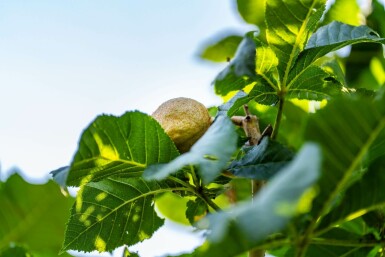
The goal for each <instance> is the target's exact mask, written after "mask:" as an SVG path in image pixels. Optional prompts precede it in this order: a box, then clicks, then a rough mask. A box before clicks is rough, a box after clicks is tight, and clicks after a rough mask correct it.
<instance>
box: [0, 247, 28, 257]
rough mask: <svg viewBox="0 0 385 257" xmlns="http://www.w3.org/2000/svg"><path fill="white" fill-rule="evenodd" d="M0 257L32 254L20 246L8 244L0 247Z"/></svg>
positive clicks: (24, 256)
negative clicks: (2, 247)
mask: <svg viewBox="0 0 385 257" xmlns="http://www.w3.org/2000/svg"><path fill="white" fill-rule="evenodd" d="M0 257H33V255H32V254H31V253H29V252H28V251H27V249H25V248H24V247H22V246H18V245H10V246H8V247H6V248H4V249H0Z"/></svg>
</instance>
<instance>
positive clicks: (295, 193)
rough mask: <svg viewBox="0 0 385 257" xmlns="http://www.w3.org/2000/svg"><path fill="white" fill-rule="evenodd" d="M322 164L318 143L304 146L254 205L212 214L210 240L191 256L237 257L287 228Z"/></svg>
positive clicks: (263, 189)
mask: <svg viewBox="0 0 385 257" xmlns="http://www.w3.org/2000/svg"><path fill="white" fill-rule="evenodd" d="M320 163H321V156H320V150H319V148H318V147H317V146H316V145H315V144H306V145H304V146H303V148H302V150H301V151H300V152H299V153H298V155H297V157H296V158H295V159H294V160H293V162H292V163H291V164H289V165H288V166H287V167H285V168H284V170H283V171H282V172H280V173H279V174H277V176H275V177H274V178H273V179H272V180H271V181H270V182H269V183H268V184H267V185H266V186H265V187H264V188H262V190H261V191H260V193H258V194H257V195H256V197H255V198H254V201H253V203H251V202H248V203H242V204H237V205H235V206H234V207H233V208H231V209H230V211H228V212H220V213H216V214H213V215H210V216H209V227H208V228H209V229H210V234H209V236H208V240H209V241H208V242H207V243H206V244H204V245H203V246H201V247H200V248H198V249H197V250H196V251H195V252H194V253H193V254H192V255H191V256H200V257H206V256H207V257H209V256H210V257H212V256H223V257H233V256H236V255H237V254H241V253H243V252H245V251H246V250H248V249H251V248H253V247H256V246H258V244H259V243H260V242H261V241H262V240H263V239H265V238H266V237H268V236H269V235H271V234H272V233H274V232H278V231H280V230H281V229H283V228H284V227H285V226H286V224H287V222H289V220H290V218H291V217H292V216H293V215H295V214H296V206H297V203H298V201H299V199H300V198H301V196H302V195H303V193H304V192H305V191H306V190H307V189H309V188H310V187H311V186H312V185H313V183H315V182H316V180H317V178H318V175H319V170H320ZM201 226H203V227H204V223H203V224H202V223H201ZM182 256H183V255H182Z"/></svg>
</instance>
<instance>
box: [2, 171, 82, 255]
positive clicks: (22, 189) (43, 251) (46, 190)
mask: <svg viewBox="0 0 385 257" xmlns="http://www.w3.org/2000/svg"><path fill="white" fill-rule="evenodd" d="M73 202H74V201H73V199H72V198H70V197H65V196H64V195H62V194H61V192H60V189H59V187H58V186H57V184H56V183H55V182H53V181H49V182H47V183H46V184H42V185H33V184H29V183H27V182H26V181H24V180H23V178H22V177H21V176H20V175H19V174H17V173H15V174H13V175H11V176H10V177H9V178H8V179H7V181H5V182H4V183H2V184H1V187H0V203H1V208H0V220H1V223H0V249H2V248H6V247H8V246H9V245H10V243H15V244H20V245H23V246H24V245H25V246H26V247H28V251H29V252H30V253H32V254H33V256H35V257H39V256H47V257H48V256H57V255H58V252H59V250H60V248H61V245H62V242H63V239H64V231H65V224H66V222H67V220H68V218H69V209H70V206H71V205H72V203H73ZM12 251H14V250H12ZM66 255H67V254H65V255H63V256H66Z"/></svg>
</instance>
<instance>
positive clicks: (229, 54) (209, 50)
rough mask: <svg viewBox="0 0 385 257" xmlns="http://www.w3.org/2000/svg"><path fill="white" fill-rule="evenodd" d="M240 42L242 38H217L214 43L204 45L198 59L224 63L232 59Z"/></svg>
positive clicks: (234, 36)
mask: <svg viewBox="0 0 385 257" xmlns="http://www.w3.org/2000/svg"><path fill="white" fill-rule="evenodd" d="M241 41H242V37H241V36H238V35H227V36H220V37H217V38H216V39H215V42H210V43H208V46H207V44H206V48H205V49H204V50H202V51H201V53H200V54H199V57H200V58H202V59H205V60H209V61H213V62H226V61H228V60H231V59H232V58H233V57H234V55H235V52H236V50H237V47H238V46H239V44H240V43H241Z"/></svg>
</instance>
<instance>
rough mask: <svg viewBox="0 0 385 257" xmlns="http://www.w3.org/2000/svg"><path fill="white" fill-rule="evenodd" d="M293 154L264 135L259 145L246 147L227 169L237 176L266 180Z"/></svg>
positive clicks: (285, 163) (287, 161)
mask: <svg viewBox="0 0 385 257" xmlns="http://www.w3.org/2000/svg"><path fill="white" fill-rule="evenodd" d="M293 156H294V153H293V152H292V151H290V150H289V149H287V148H286V147H284V146H283V145H281V144H279V143H278V142H276V141H272V140H270V138H269V137H264V138H263V139H262V141H261V143H260V144H259V145H256V146H253V147H251V149H248V150H247V152H246V154H245V155H244V156H243V157H242V158H241V159H240V160H236V161H233V162H232V163H231V165H230V166H229V168H228V169H229V170H230V172H232V173H233V174H234V175H235V176H237V177H244V178H250V179H258V180H267V179H270V178H271V177H272V176H274V175H275V174H276V173H277V172H278V171H280V170H281V169H282V168H283V167H284V166H285V165H287V164H288V163H289V161H291V159H292V158H293Z"/></svg>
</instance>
